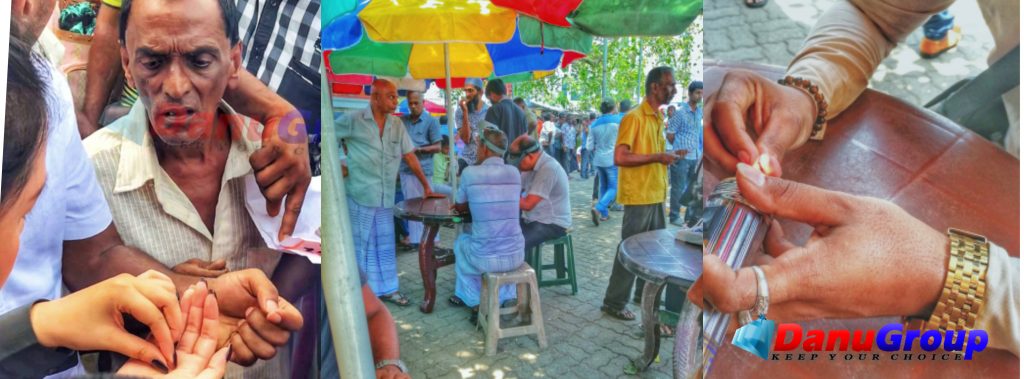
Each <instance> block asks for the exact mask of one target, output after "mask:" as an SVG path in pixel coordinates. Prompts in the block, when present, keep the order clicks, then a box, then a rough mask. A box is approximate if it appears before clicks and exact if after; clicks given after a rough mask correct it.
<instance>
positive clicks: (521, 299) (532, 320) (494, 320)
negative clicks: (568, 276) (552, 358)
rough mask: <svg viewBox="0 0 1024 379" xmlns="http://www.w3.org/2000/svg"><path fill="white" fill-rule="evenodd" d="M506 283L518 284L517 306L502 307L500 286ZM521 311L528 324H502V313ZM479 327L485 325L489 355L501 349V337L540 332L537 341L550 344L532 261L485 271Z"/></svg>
mask: <svg viewBox="0 0 1024 379" xmlns="http://www.w3.org/2000/svg"><path fill="white" fill-rule="evenodd" d="M504 284H515V285H516V289H517V291H516V293H517V296H518V300H517V301H516V303H517V304H516V306H515V307H507V308H502V307H501V300H500V299H499V297H498V289H499V288H501V286H502V285H504ZM516 312H518V313H519V317H520V318H521V319H522V320H523V321H524V322H525V321H529V324H527V325H519V326H514V327H509V328H502V327H501V315H507V314H512V313H516ZM476 325H477V327H483V328H484V333H485V335H486V346H487V355H489V356H490V355H494V354H495V353H497V352H498V340H500V339H502V338H505V337H515V336H522V335H530V334H535V335H537V344H538V345H539V346H540V348H541V349H544V348H546V347H547V346H548V340H547V335H546V334H544V316H542V315H541V311H540V291H538V290H537V275H536V274H535V273H534V271H533V268H532V267H530V265H529V264H526V263H523V264H522V265H521V266H519V268H517V269H516V270H515V271H509V272H495V273H485V274H483V281H482V283H481V288H480V314H479V315H478V316H477V324H476Z"/></svg>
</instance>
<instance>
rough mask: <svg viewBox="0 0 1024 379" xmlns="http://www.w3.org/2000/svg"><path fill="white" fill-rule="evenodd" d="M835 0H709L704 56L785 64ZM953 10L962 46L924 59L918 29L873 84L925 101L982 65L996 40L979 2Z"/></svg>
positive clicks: (908, 98)
mask: <svg viewBox="0 0 1024 379" xmlns="http://www.w3.org/2000/svg"><path fill="white" fill-rule="evenodd" d="M834 3H836V0H822V1H811V0H769V2H768V4H767V5H766V6H765V7H764V8H760V9H748V8H746V7H745V6H744V5H743V3H742V1H740V0H706V1H705V2H704V33H705V36H704V38H705V44H704V56H705V58H706V59H715V60H724V61H743V62H753V63H765V64H771V65H776V66H786V65H788V64H789V62H790V60H792V57H793V56H794V55H796V53H797V52H799V51H800V47H801V46H802V45H803V40H804V38H805V37H806V36H807V33H808V32H809V31H810V28H811V27H812V26H813V24H814V23H815V22H816V21H817V19H818V18H819V17H821V15H822V13H823V12H824V11H825V10H826V9H828V8H829V7H830V6H831V5H833V4H834ZM950 11H951V12H952V13H953V15H954V16H955V17H956V23H957V24H958V25H959V26H960V27H961V29H962V31H963V35H964V36H963V40H962V41H961V42H960V45H959V46H958V47H956V48H955V49H953V50H951V51H949V52H947V53H945V54H943V55H942V56H940V57H938V58H934V59H930V60H928V59H923V58H921V57H920V56H919V55H918V54H917V45H918V44H919V43H920V41H921V38H922V37H923V35H922V32H921V31H920V29H918V30H916V31H914V32H913V33H911V34H910V35H909V36H908V37H907V38H906V39H905V40H904V41H902V43H900V44H899V45H898V46H897V47H896V48H895V49H894V50H893V51H892V53H891V54H890V56H889V58H887V59H886V60H884V61H883V62H882V63H881V65H880V66H879V68H878V70H877V71H876V72H875V75H874V76H872V79H871V81H870V84H869V85H870V87H871V88H874V89H876V90H879V91H882V92H886V93H889V94H890V95H893V96H895V97H897V98H900V99H903V100H905V101H907V102H910V103H911V104H916V105H923V104H924V103H926V102H928V101H929V100H931V99H932V98H934V97H935V96H936V95H938V94H939V93H941V92H942V91H943V90H944V89H946V88H948V87H949V86H951V85H953V84H954V83H956V82H957V81H959V80H962V79H965V78H968V77H971V76H974V75H977V74H978V73H980V72H981V71H982V70H984V69H985V67H987V62H986V59H987V58H988V54H989V51H990V50H991V49H992V46H993V45H994V44H993V41H992V36H991V34H990V32H989V30H988V28H987V26H986V25H985V22H984V19H983V18H982V17H981V13H980V11H979V10H978V5H977V2H976V1H957V2H956V3H954V5H953V6H951V7H950ZM752 37H753V38H752Z"/></svg>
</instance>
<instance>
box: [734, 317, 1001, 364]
mask: <svg viewBox="0 0 1024 379" xmlns="http://www.w3.org/2000/svg"><path fill="white" fill-rule="evenodd" d="M775 329H776V328H775V325H774V322H773V321H771V320H765V319H764V318H761V319H759V320H756V321H754V322H752V323H750V324H748V325H746V326H744V327H742V328H740V329H739V330H737V331H736V334H735V336H734V337H733V345H736V346H737V347H739V348H741V349H744V350H746V351H748V352H750V353H752V354H754V355H757V356H759V357H761V358H763V359H769V360H773V361H815V360H819V359H828V360H833V361H834V360H847V361H852V360H860V361H865V360H872V361H878V360H882V359H885V360H893V361H900V360H902V361H914V360H917V361H925V360H933V361H935V360H942V361H948V360H956V361H959V360H968V361H969V360H971V359H973V357H974V354H975V353H977V352H980V351H982V350H985V347H986V346H988V333H987V332H985V331H984V330H969V331H968V330H948V331H945V332H943V331H939V330H924V331H921V330H904V329H903V325H902V324H888V325H885V326H883V327H882V328H880V329H878V330H853V331H850V330H829V331H824V330H820V329H810V330H807V331H806V332H805V331H804V329H803V328H802V327H801V326H800V325H799V324H779V327H778V330H775ZM772 334H774V342H775V349H774V351H770V350H771V344H770V342H771V341H770V340H769V338H771V336H772ZM875 347H877V348H878V350H881V351H883V352H886V353H875V352H872V351H873V350H874V348H875ZM798 348H799V349H800V350H802V351H799V352H798V351H797V349H798ZM916 348H920V349H919V350H918V351H917V352H912V350H915V349H916ZM921 351H923V352H921Z"/></svg>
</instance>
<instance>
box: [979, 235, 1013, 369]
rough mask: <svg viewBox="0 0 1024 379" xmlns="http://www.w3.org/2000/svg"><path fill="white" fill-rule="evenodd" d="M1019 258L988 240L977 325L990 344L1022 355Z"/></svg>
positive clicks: (995, 347)
mask: <svg viewBox="0 0 1024 379" xmlns="http://www.w3.org/2000/svg"><path fill="white" fill-rule="evenodd" d="M1019 312H1020V259H1019V258H1013V257H1010V255H1009V254H1007V253H1006V249H1004V248H1002V247H1000V246H998V245H996V244H994V243H989V254H988V272H987V273H986V275H985V305H984V307H983V308H982V310H981V314H980V315H978V320H977V322H976V323H975V324H974V328H975V329H978V330H984V331H986V332H987V333H988V336H989V346H990V347H992V348H994V349H999V350H1006V351H1009V352H1011V353H1013V355H1016V356H1018V357H1019V356H1020V313H1019Z"/></svg>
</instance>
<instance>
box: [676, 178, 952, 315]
mask: <svg viewBox="0 0 1024 379" xmlns="http://www.w3.org/2000/svg"><path fill="white" fill-rule="evenodd" d="M737 171H738V173H739V175H738V176H737V180H738V183H739V188H740V193H741V194H742V195H743V197H744V198H745V199H746V200H747V201H749V202H750V203H751V204H752V205H753V206H754V207H756V208H757V209H759V210H760V211H762V212H764V213H765V214H768V215H771V216H774V217H776V218H780V219H789V220H794V221H799V222H802V223H807V224H810V225H811V226H813V227H814V233H813V234H812V235H811V238H810V239H809V240H808V241H807V243H806V244H805V245H804V246H796V245H793V244H792V243H790V242H789V241H787V240H786V239H785V237H784V236H783V233H782V230H781V227H780V226H779V224H778V223H777V222H775V223H773V225H772V228H771V229H770V230H769V232H768V236H767V237H766V239H765V245H764V246H765V251H766V252H767V254H768V255H767V256H763V255H762V256H759V257H755V259H757V260H758V264H760V265H761V268H762V269H763V270H764V274H765V277H766V279H767V280H768V288H769V298H770V301H771V306H770V308H769V311H768V312H769V314H768V316H769V318H773V319H778V320H784V321H797V320H806V319H818V318H855V317H872V316H911V315H916V316H927V315H928V314H930V313H931V311H932V308H933V307H934V306H935V303H936V301H938V298H939V295H940V294H941V292H942V283H943V280H944V279H945V274H946V267H947V262H948V259H949V250H948V239H947V237H946V236H945V235H944V234H943V233H940V232H939V231H937V230H935V229H932V228H931V227H930V226H928V225H926V224H924V223H923V222H921V221H919V220H917V219H915V218H914V217H913V216H911V215H909V214H907V212H905V211H904V210H903V209H900V208H899V207H898V206H896V205H894V204H892V203H890V202H887V201H882V200H879V199H874V198H869V197H861V196H853V195H849V194H845V193H840V192H833V191H828V190H824V189H820V188H816V187H812V186H808V185H805V184H800V183H796V182H792V181H788V180H784V179H780V178H774V177H768V176H765V175H763V174H761V173H760V172H758V171H757V170H755V169H754V168H753V167H751V166H748V165H745V164H740V165H739V166H738V170H737ZM756 288H757V285H756V279H755V275H754V272H753V269H751V268H749V267H746V268H743V269H740V270H739V271H735V272H734V271H732V270H731V269H730V268H729V267H728V266H726V265H725V263H723V262H722V261H721V260H720V259H719V258H718V257H716V256H714V255H705V256H704V272H703V274H702V275H701V278H700V279H698V284H697V285H695V286H694V287H693V288H691V290H690V293H689V294H688V297H689V299H690V301H692V302H694V303H695V304H698V305H700V306H704V305H705V304H707V305H710V306H712V307H715V308H717V309H718V310H720V311H722V312H729V313H731V312H736V311H740V310H745V309H750V308H751V307H753V305H754V299H755V295H756Z"/></svg>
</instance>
